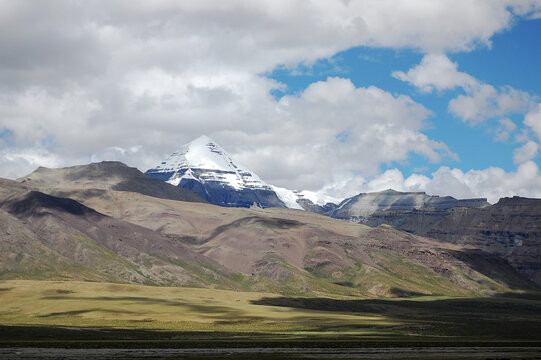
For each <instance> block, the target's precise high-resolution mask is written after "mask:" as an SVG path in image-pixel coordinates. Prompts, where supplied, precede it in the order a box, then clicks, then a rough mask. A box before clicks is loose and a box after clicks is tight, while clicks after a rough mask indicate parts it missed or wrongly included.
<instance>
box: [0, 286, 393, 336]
mask: <svg viewBox="0 0 541 360" xmlns="http://www.w3.org/2000/svg"><path fill="white" fill-rule="evenodd" d="M262 298H267V299H268V298H278V296H277V295H273V294H265V293H255V292H236V291H228V290H215V289H199V288H187V287H154V286H141V285H127V284H126V285H124V284H112V283H96V282H77V281H31V280H9V281H2V282H0V304H1V310H0V324H1V325H32V326H70V327H111V328H122V329H152V330H167V331H190V332H191V331H202V332H208V331H216V332H235V333H265V334H282V333H287V334H291V335H295V334H305V333H310V334H312V335H317V334H320V333H322V331H321V330H320V329H321V328H322V327H324V328H326V329H329V328H336V329H340V330H341V332H342V333H344V334H376V333H379V332H381V331H382V330H381V329H383V328H389V329H391V328H393V327H395V326H397V325H399V324H398V323H396V322H394V321H393V320H391V319H388V318H386V317H385V316H382V315H363V314H355V313H349V312H333V311H317V310H304V309H294V308H288V307H282V306H267V305H257V304H253V302H256V301H258V300H260V299H262ZM380 328H381V329H380ZM342 330H343V331H342Z"/></svg>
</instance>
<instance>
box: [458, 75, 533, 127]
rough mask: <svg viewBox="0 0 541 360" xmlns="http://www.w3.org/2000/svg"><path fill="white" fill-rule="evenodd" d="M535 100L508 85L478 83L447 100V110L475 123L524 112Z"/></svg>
mask: <svg viewBox="0 0 541 360" xmlns="http://www.w3.org/2000/svg"><path fill="white" fill-rule="evenodd" d="M534 101H535V97H533V96H531V95H530V94H528V93H527V92H524V91H520V90H515V89H513V88H511V87H509V86H505V87H501V88H499V89H496V88H495V87H494V86H492V85H488V84H480V85H479V86H477V87H475V88H473V90H472V91H470V92H468V95H459V96H457V97H456V98H454V99H452V100H451V101H450V102H449V111H450V112H451V113H453V114H455V115H456V116H458V117H460V118H462V119H463V120H464V121H469V122H472V123H477V122H481V121H485V120H487V119H489V118H494V117H499V116H505V115H508V114H513V113H524V112H526V111H527V110H528V108H529V107H530V105H531V104H532V103H533V102H534Z"/></svg>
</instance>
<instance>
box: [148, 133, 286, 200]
mask: <svg viewBox="0 0 541 360" xmlns="http://www.w3.org/2000/svg"><path fill="white" fill-rule="evenodd" d="M146 174H147V175H148V176H150V177H153V178H157V179H160V180H163V181H165V182H167V183H169V184H171V185H174V186H178V187H182V188H186V189H190V190H193V191H195V192H196V193H197V194H199V195H200V196H201V197H203V198H204V199H206V200H207V201H210V202H211V203H213V204H217V205H221V206H242V207H249V206H251V205H252V204H253V203H254V202H255V203H256V204H257V205H258V206H260V207H269V206H281V207H283V206H284V203H283V202H282V200H280V199H279V198H278V196H277V194H276V193H275V191H274V189H273V187H272V186H270V185H268V184H267V183H265V182H263V181H262V180H261V179H260V178H259V176H257V175H256V174H255V173H253V172H252V171H250V170H249V169H248V168H246V167H244V166H242V165H240V164H239V163H237V162H236V161H234V160H233V158H232V157H231V156H230V155H229V154H228V153H227V152H226V151H225V150H224V149H223V148H222V147H221V146H220V145H219V144H218V143H217V142H216V141H214V140H212V139H211V138H210V137H208V136H206V135H202V136H200V137H198V138H197V139H195V140H193V141H191V142H189V143H187V144H185V145H183V146H181V147H180V149H179V150H178V151H175V152H174V153H173V154H171V155H170V156H169V157H168V158H167V159H165V161H163V162H162V163H161V164H159V165H158V166H156V167H155V168H153V169H150V170H147V171H146ZM248 193H250V194H248Z"/></svg>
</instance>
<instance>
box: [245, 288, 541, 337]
mask: <svg viewBox="0 0 541 360" xmlns="http://www.w3.org/2000/svg"><path fill="white" fill-rule="evenodd" d="M252 304H258V305H265V306H283V307H290V308H295V309H307V310H320V311H331V312H344V313H358V314H359V315H381V316H385V317H387V318H390V319H394V320H396V321H397V322H399V323H403V324H407V329H406V330H407V331H408V332H409V333H411V334H417V335H420V336H451V337H456V338H468V337H470V338H476V339H516V340H526V339H528V340H538V341H541V295H540V294H539V293H535V294H530V296H526V297H524V296H522V297H521V295H519V297H518V298H513V297H511V294H506V295H505V296H495V297H491V298H449V299H437V300H413V299H412V300H390V299H389V300H386V299H362V300H341V299H331V298H300V297H279V298H262V299H260V300H256V301H252ZM322 330H325V329H322ZM326 330H327V331H328V329H326Z"/></svg>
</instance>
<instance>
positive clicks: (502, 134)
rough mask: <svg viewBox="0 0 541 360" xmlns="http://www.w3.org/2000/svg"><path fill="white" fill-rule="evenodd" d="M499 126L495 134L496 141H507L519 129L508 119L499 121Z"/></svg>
mask: <svg viewBox="0 0 541 360" xmlns="http://www.w3.org/2000/svg"><path fill="white" fill-rule="evenodd" d="M498 124H499V126H498V127H497V128H496V130H495V132H494V139H495V140H496V141H507V140H508V139H509V137H510V136H511V133H513V132H514V131H515V130H516V128H517V126H516V125H515V123H514V122H513V121H511V120H510V119H508V118H503V119H500V120H498Z"/></svg>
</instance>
